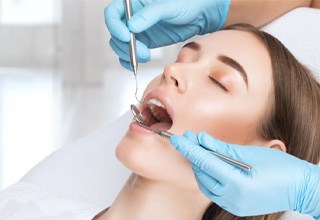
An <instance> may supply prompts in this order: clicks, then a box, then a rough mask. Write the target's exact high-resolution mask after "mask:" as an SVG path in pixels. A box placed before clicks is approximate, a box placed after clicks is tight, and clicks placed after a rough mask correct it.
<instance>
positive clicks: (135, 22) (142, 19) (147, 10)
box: [128, 1, 180, 33]
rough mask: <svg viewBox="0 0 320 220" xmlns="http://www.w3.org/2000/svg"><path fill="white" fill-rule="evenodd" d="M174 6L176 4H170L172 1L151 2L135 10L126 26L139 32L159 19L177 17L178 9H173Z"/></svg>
mask: <svg viewBox="0 0 320 220" xmlns="http://www.w3.org/2000/svg"><path fill="white" fill-rule="evenodd" d="M173 3H175V2H173ZM175 4H176V3H175ZM176 8H177V6H176V5H174V6H172V1H159V2H153V3H152V4H149V5H146V6H145V7H144V8H142V9H141V10H140V11H138V12H136V13H135V14H134V15H133V16H132V17H131V19H130V20H129V22H128V27H129V29H130V30H131V31H132V32H134V33H140V32H143V31H145V30H147V29H148V28H150V27H151V26H153V25H154V24H156V23H158V22H159V21H160V20H166V19H172V18H179V17H180V16H179V15H177V12H178V11H180V10H175V9H176Z"/></svg>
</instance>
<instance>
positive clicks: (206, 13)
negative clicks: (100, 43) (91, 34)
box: [105, 0, 230, 70]
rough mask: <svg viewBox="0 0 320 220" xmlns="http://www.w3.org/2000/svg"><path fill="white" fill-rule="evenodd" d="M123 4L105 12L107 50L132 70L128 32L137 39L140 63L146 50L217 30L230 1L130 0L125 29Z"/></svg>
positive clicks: (147, 55) (145, 59) (116, 1)
mask: <svg viewBox="0 0 320 220" xmlns="http://www.w3.org/2000/svg"><path fill="white" fill-rule="evenodd" d="M123 2H124V0H113V1H112V2H111V3H110V4H109V5H108V6H107V7H106V9H105V21H106V25H107V27H108V29H109V31H110V33H111V36H112V37H111V40H110V46H111V47H112V49H113V50H114V51H115V53H116V54H117V55H118V56H119V58H120V63H121V64H122V65H123V66H124V67H125V68H127V69H128V70H131V67H130V59H129V55H128V53H129V49H128V42H129V41H130V33H129V29H130V30H131V31H132V32H133V33H139V34H137V35H136V39H137V57H138V61H139V62H148V61H149V60H150V51H149V48H157V47H162V46H166V45H170V44H174V43H177V42H181V41H185V40H186V39H188V38H190V37H192V36H195V35H203V34H206V33H209V32H213V31H216V30H219V29H220V28H221V27H222V26H223V24H224V23H225V20H226V17H227V15H228V11H229V6H230V0H198V1H195V0H131V5H132V11H133V16H132V17H131V19H130V21H129V23H128V27H129V29H128V27H127V26H126V21H125V7H124V3H123Z"/></svg>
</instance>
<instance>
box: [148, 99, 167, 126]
mask: <svg viewBox="0 0 320 220" xmlns="http://www.w3.org/2000/svg"><path fill="white" fill-rule="evenodd" d="M147 104H148V107H149V109H150V111H151V113H152V115H153V116H154V117H155V118H156V119H158V120H159V121H160V120H161V119H160V113H159V112H158V111H157V109H156V106H157V107H160V108H163V109H166V108H165V107H164V105H163V104H162V103H161V102H160V101H159V100H158V99H150V100H148V102H147Z"/></svg>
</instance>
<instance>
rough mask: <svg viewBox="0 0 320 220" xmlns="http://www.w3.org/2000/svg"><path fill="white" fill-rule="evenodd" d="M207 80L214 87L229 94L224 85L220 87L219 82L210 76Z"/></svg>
mask: <svg viewBox="0 0 320 220" xmlns="http://www.w3.org/2000/svg"><path fill="white" fill-rule="evenodd" d="M209 78H210V79H211V81H212V82H213V83H214V84H215V85H216V86H218V87H219V88H220V89H222V90H223V91H224V92H229V91H228V89H227V88H226V87H225V86H224V85H222V84H221V83H220V82H219V81H217V80H216V79H215V78H213V77H212V76H209Z"/></svg>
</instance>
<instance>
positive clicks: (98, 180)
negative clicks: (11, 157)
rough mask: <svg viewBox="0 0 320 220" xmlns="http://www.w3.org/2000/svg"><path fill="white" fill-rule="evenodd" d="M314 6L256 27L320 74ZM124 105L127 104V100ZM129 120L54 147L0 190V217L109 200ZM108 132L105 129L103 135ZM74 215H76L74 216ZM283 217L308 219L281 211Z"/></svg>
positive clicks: (47, 214) (121, 173) (13, 218)
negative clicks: (117, 153) (117, 154)
mask: <svg viewBox="0 0 320 220" xmlns="http://www.w3.org/2000/svg"><path fill="white" fill-rule="evenodd" d="M318 21H320V10H317V9H311V8H298V9H295V10H293V11H291V12H288V13H287V14H285V15H283V16H281V17H279V18H278V19H276V20H275V21H273V22H272V23H270V24H268V25H266V26H265V27H263V28H262V29H263V30H265V31H267V32H269V33H271V34H272V35H274V36H276V37H278V38H279V40H281V41H282V42H283V43H284V44H285V45H286V46H287V47H288V49H289V50H290V51H291V52H292V53H293V54H294V55H295V56H296V57H297V58H298V60H300V61H301V62H302V63H304V64H305V65H306V66H308V67H309V68H310V69H311V70H312V71H313V72H314V74H315V75H316V76H317V78H318V80H319V79H320V40H319V39H320V25H319V24H318ZM128 109H129V106H128ZM131 120H132V116H131V113H130V112H127V113H125V114H124V115H123V116H121V117H119V118H117V119H116V120H115V121H114V122H112V123H110V124H108V125H105V126H104V127H102V128H100V129H98V130H96V131H94V132H93V133H91V134H88V135H87V136H85V137H83V138H81V139H79V140H77V141H75V142H73V143H71V144H69V145H67V146H64V147H63V148H60V149H58V150H57V151H55V152H54V153H52V154H51V155H49V156H48V157H47V158H45V159H44V160H43V161H42V162H40V163H39V164H38V165H36V166H35V167H34V168H33V169H31V170H30V171H29V172H28V173H27V174H26V175H25V176H24V177H22V178H21V179H20V180H19V181H18V182H17V183H15V184H13V185H11V186H10V187H8V188H7V189H5V190H3V191H2V192H0V219H8V220H24V219H45V220H46V219H52V220H53V219H54V220H56V219H59V220H61V218H59V217H57V215H56V214H55V213H59V212H60V213H61V212H68V213H69V215H70V218H68V219H74V218H72V214H73V213H79V212H81V211H83V210H86V211H87V213H91V217H90V216H89V215H87V216H82V217H81V219H90V218H92V217H93V216H94V214H96V213H98V212H99V211H101V210H102V209H104V208H105V207H107V206H108V205H110V204H111V203H112V201H113V200H114V198H115V197H116V195H117V194H118V192H119V191H120V189H121V187H122V186H123V184H124V183H125V181H126V180H127V178H128V176H129V174H130V172H129V170H127V169H126V168H125V167H123V166H122V164H120V162H118V161H117V159H116V157H115V146H116V144H117V143H118V141H119V140H120V139H121V137H122V136H123V135H124V133H125V132H126V130H127V127H128V124H129V122H130V121H131ZM107 134H108V135H107ZM78 219H80V218H78ZM282 219H283V220H289V219H290V220H292V219H295V220H299V219H305V220H307V219H313V218H312V217H310V216H305V215H300V214H298V213H295V212H287V213H286V214H285V216H284V217H283V218H282Z"/></svg>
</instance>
